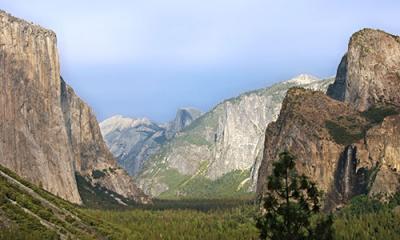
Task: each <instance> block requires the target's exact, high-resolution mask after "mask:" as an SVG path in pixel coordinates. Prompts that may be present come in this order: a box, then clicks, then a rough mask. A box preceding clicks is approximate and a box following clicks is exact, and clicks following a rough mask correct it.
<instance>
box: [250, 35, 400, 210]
mask: <svg viewBox="0 0 400 240" xmlns="http://www.w3.org/2000/svg"><path fill="white" fill-rule="evenodd" d="M397 44H398V37H394V36H392V35H389V34H386V33H383V32H382V31H374V30H369V29H367V30H362V31H360V32H358V33H356V34H355V35H354V36H353V37H352V39H351V42H350V44H349V51H348V53H347V55H346V56H345V57H344V58H343V59H342V62H341V64H340V66H339V69H338V75H337V77H336V81H335V83H334V84H333V85H331V86H330V88H329V90H328V94H329V95H330V96H331V97H332V98H329V97H327V96H324V95H323V94H321V93H317V92H312V91H308V90H304V89H292V90H290V91H289V93H288V95H287V97H286V98H285V101H284V106H283V108H282V110H281V113H280V115H279V118H278V120H277V121H276V122H274V123H271V124H270V125H269V126H268V128H267V130H266V137H265V149H264V157H263V161H262V163H261V166H260V169H259V176H258V183H257V192H258V194H259V195H262V194H263V193H265V191H266V180H267V176H268V175H269V174H270V172H271V166H272V163H273V162H274V161H275V160H277V158H278V154H279V153H280V152H281V151H284V150H288V151H290V152H291V153H292V154H293V155H295V156H296V157H297V159H298V161H297V162H296V164H297V165H296V167H297V169H298V171H299V172H300V173H303V174H305V175H307V176H309V177H310V178H311V179H312V180H313V181H315V182H316V183H317V184H318V187H319V188H320V189H321V190H323V191H324V192H325V193H326V195H325V196H326V198H325V200H326V201H325V207H326V208H327V209H332V208H334V207H337V206H340V205H341V204H343V203H346V202H347V201H348V200H349V199H350V198H352V197H353V196H355V195H358V194H362V193H369V194H370V195H375V196H379V197H383V198H386V197H388V196H390V195H393V194H394V193H395V192H396V191H399V190H400V172H399V167H400V161H399V159H400V151H399V149H400V137H399V136H400V132H399V130H400V115H398V113H399V109H398V107H397V106H399V105H398V104H399V103H400V102H398V97H397V96H398V94H399V93H398V89H397V90H396V87H397V86H399V81H398V78H396V77H394V73H395V72H396V71H397V69H399V67H400V54H397V51H398V48H397V47H398V46H397ZM394 84H395V85H396V87H394ZM392 87H393V88H392ZM389 89H390V90H389ZM333 98H334V99H337V100H341V101H343V102H340V101H337V100H334V99H333ZM364 110H368V111H364ZM361 111H364V112H361Z"/></svg>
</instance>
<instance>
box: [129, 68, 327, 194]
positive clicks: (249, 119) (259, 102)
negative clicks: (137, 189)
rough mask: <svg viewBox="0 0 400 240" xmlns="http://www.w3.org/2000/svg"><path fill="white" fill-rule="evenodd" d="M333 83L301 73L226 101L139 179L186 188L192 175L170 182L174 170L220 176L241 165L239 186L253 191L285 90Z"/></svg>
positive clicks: (154, 188) (155, 189)
mask: <svg viewBox="0 0 400 240" xmlns="http://www.w3.org/2000/svg"><path fill="white" fill-rule="evenodd" d="M330 83H332V80H320V79H318V78H315V77H312V76H309V75H301V76H298V77H296V78H294V79H291V80H289V81H285V82H281V83H278V84H275V85H273V86H271V87H269V88H264V89H259V90H256V91H252V92H248V93H245V94H242V95H240V96H238V97H236V98H232V99H228V100H226V101H224V102H223V103H221V104H219V105H217V106H216V107H215V108H214V109H212V110H211V111H210V112H208V113H205V114H204V115H202V116H201V117H200V118H199V119H197V120H196V121H195V122H193V123H192V124H191V125H189V126H188V127H187V128H185V129H184V130H183V131H182V132H179V133H178V134H177V135H176V136H175V137H174V138H172V139H171V140H169V141H167V142H166V143H165V144H163V146H162V147H161V149H160V151H158V152H157V154H155V155H153V156H152V157H151V158H150V159H149V161H148V163H147V164H146V165H145V166H144V170H143V171H142V172H141V173H140V174H139V175H138V177H137V179H138V181H139V185H140V186H141V187H142V189H144V191H145V192H146V193H148V194H151V195H153V196H159V195H160V194H162V193H163V192H166V191H171V190H172V191H176V192H177V193H179V194H184V193H182V191H183V190H182V189H181V188H184V186H185V184H187V181H186V182H182V183H180V185H179V183H178V184H170V182H168V180H169V179H170V178H169V176H170V174H171V173H170V172H171V171H174V174H179V175H182V176H185V177H187V178H190V180H189V181H191V180H193V179H196V178H198V177H204V178H206V179H209V180H211V181H218V180H219V179H221V178H222V177H224V176H225V175H226V174H229V173H232V172H234V171H241V174H240V179H241V180H240V181H238V182H239V183H238V185H237V186H236V189H240V190H241V189H246V190H248V191H254V190H255V184H256V181H257V176H258V166H259V164H260V163H261V160H262V155H263V144H264V134H265V129H266V126H267V125H268V123H270V122H272V121H274V120H276V118H277V116H278V113H279V110H280V108H281V104H282V100H283V98H284V96H285V95H286V91H287V90H288V89H289V88H290V87H293V86H304V87H306V88H311V89H315V90H321V91H326V88H327V86H328V85H329V84H330ZM165 179H167V180H165ZM242 179H244V180H242ZM193 181H194V180H193ZM176 186H178V187H176Z"/></svg>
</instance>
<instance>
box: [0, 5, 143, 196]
mask: <svg viewBox="0 0 400 240" xmlns="http://www.w3.org/2000/svg"><path fill="white" fill-rule="evenodd" d="M0 106H1V109H0V132H1V134H0V164H2V165H4V166H6V167H7V168H10V169H11V170H13V171H15V172H16V173H17V174H19V175H21V176H22V177H24V178H26V179H27V180H29V181H31V182H33V183H35V184H38V185H40V186H42V187H43V188H44V189H46V190H48V191H49V192H51V193H53V194H56V195H58V196H60V197H62V198H64V199H66V200H68V201H70V202H73V203H78V204H79V203H81V198H80V195H79V192H78V188H77V183H76V179H75V174H79V175H82V176H84V177H85V178H87V179H88V180H89V181H90V182H91V183H92V184H94V185H100V186H102V187H104V188H106V189H108V190H110V191H114V192H116V193H118V194H120V195H122V196H124V197H127V198H131V199H134V200H136V201H138V202H147V201H148V198H147V196H146V195H144V194H143V192H142V191H141V190H140V189H138V188H137V187H136V186H135V184H134V183H133V181H132V179H131V178H130V177H129V176H128V175H127V174H126V173H125V172H124V171H123V170H122V169H121V168H119V167H118V166H117V165H116V162H115V160H114V159H113V157H112V155H111V153H110V152H109V150H108V149H107V147H106V145H105V143H104V141H103V139H102V135H101V133H100V129H99V126H98V123H97V120H96V118H95V116H94V114H93V113H92V110H91V109H90V108H89V107H88V106H87V105H86V104H85V103H84V102H83V101H82V100H81V99H80V98H79V97H77V96H76V94H75V93H74V92H73V90H72V89H71V88H70V87H69V86H68V85H67V84H66V83H65V82H64V81H63V80H62V79H61V77H60V65H59V58H58V52H57V46H56V35H55V34H54V32H52V31H50V30H46V29H43V28H41V27H39V26H37V25H33V24H31V23H28V22H26V21H23V20H20V19H17V18H15V17H12V16H11V15H9V14H7V13H5V12H2V11H0ZM99 172H102V174H100V175H99V174H98V173H99ZM95 173H97V174H95Z"/></svg>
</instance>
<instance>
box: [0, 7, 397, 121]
mask: <svg viewBox="0 0 400 240" xmlns="http://www.w3.org/2000/svg"><path fill="white" fill-rule="evenodd" d="M0 9H3V10H6V11H7V12H9V13H11V14H13V15H14V16H17V17H20V18H24V19H26V20H29V21H32V22H34V23H37V24H39V25H42V26H43V27H46V28H50V29H52V30H53V31H55V32H56V33H57V41H58V48H59V51H60V56H61V73H62V76H63V78H64V79H65V80H66V81H67V82H68V83H69V84H70V85H71V86H72V87H73V88H74V89H75V91H76V92H77V93H78V95H79V96H80V97H81V98H83V99H84V100H85V101H86V102H87V103H88V104H89V105H90V106H91V107H92V108H93V109H94V111H95V113H96V115H97V118H98V119H99V120H104V119H106V118H108V117H111V116H113V115H116V114H119V115H124V116H128V117H135V118H136V117H147V118H150V119H153V120H154V121H157V122H165V121H168V120H171V119H172V118H174V116H175V112H176V110H177V109H178V108H180V107H188V106H192V107H196V108H199V109H201V110H203V111H207V110H209V109H211V108H212V107H213V106H215V105H216V104H218V103H219V102H221V101H222V100H223V99H226V98H230V97H233V96H236V95H238V94H240V93H242V92H245V91H249V90H254V89H258V88H263V87H267V86H269V85H271V84H273V83H276V82H279V81H283V80H287V79H290V78H292V77H294V76H296V75H298V74H301V73H308V74H312V75H315V76H318V77H321V78H323V77H329V76H333V75H335V73H336V68H337V65H338V64H339V61H340V59H341V57H342V56H343V54H344V53H345V52H346V49H347V44H348V40H349V38H350V36H351V34H352V33H354V32H356V31H358V30H360V29H362V28H365V27H369V28H379V29H382V30H385V31H387V32H390V33H393V34H396V35H399V34H400V21H399V20H400V15H399V12H400V1H398V0H390V1H389V0H386V1H385V0H380V1H376V0H352V1H348V0H335V1H324V0H320V1H316V0H296V1H293V0H279V1H278V0H275V1H270V0H168V1H167V0H142V1H137V0H131V1H128V0H113V1H110V0H107V1H106V0H86V1H83V0H68V1H55V0H35V1H28V0H1V1H0Z"/></svg>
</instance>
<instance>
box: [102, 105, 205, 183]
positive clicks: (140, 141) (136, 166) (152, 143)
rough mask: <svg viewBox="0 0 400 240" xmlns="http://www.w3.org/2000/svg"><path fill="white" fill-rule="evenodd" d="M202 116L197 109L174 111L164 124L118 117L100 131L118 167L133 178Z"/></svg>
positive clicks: (103, 123) (110, 120)
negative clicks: (168, 120) (166, 143)
mask: <svg viewBox="0 0 400 240" xmlns="http://www.w3.org/2000/svg"><path fill="white" fill-rule="evenodd" d="M201 115H202V112H201V111H199V110H197V109H194V108H182V109H179V110H178V111H177V113H176V117H175V119H174V120H173V121H171V122H169V123H166V124H157V123H155V122H152V121H150V120H149V119H146V118H144V119H133V118H127V117H123V116H120V115H118V116H114V117H111V118H109V119H106V120H104V121H103V122H101V123H100V128H101V131H102V134H103V136H104V140H105V141H106V143H107V145H108V146H109V148H110V150H111V152H112V153H113V155H114V156H115V158H117V160H118V163H119V165H120V166H122V167H123V168H124V169H125V170H126V171H128V173H129V174H130V175H132V176H135V175H136V174H137V173H138V172H139V171H141V170H142V167H143V163H144V162H146V161H147V159H148V158H149V157H150V156H152V155H153V154H155V153H156V152H157V151H158V150H159V149H160V147H161V145H162V144H164V143H165V142H166V141H167V140H168V139H171V138H173V137H174V136H175V134H177V133H178V132H180V131H182V130H183V129H184V128H185V127H187V126H188V125H190V124H191V123H192V122H193V121H194V120H196V119H197V118H199V117H200V116H201Z"/></svg>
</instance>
